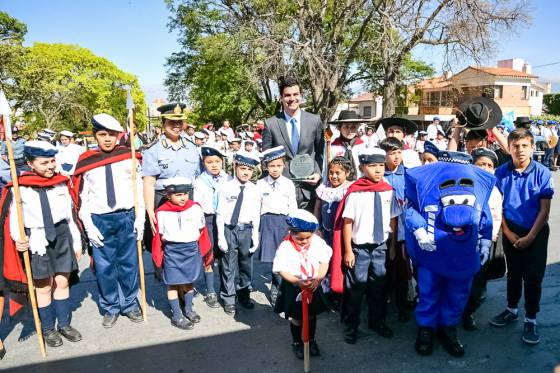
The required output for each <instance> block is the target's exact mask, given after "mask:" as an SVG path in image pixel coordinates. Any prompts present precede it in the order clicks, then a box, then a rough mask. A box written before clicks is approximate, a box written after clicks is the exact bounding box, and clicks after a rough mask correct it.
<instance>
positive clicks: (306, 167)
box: [290, 154, 315, 181]
mask: <svg viewBox="0 0 560 373" xmlns="http://www.w3.org/2000/svg"><path fill="white" fill-rule="evenodd" d="M314 173H315V161H314V160H313V158H311V156H310V155H309V154H298V155H296V156H295V157H294V158H293V159H292V160H291V161H290V174H291V175H292V177H291V179H292V180H293V181H303V180H306V179H307V178H308V177H309V176H311V175H313V174H314Z"/></svg>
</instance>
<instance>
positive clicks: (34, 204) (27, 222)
mask: <svg viewBox="0 0 560 373" xmlns="http://www.w3.org/2000/svg"><path fill="white" fill-rule="evenodd" d="M12 193H13V191H12ZM20 193H21V206H22V212H23V225H24V226H25V228H29V229H30V231H31V234H30V236H29V248H30V250H31V252H32V253H34V254H39V255H44V254H45V253H46V247H47V246H48V241H47V238H46V237H45V226H44V223H43V212H42V210H41V201H40V199H39V193H38V192H36V191H35V190H34V189H33V188H32V187H26V186H20ZM47 198H48V200H49V206H50V208H51V214H52V218H53V222H54V223H55V224H56V223H59V222H61V221H62V220H66V221H67V222H68V228H69V229H70V233H71V234H72V247H73V249H74V251H81V250H82V243H81V242H82V241H81V236H80V231H79V230H78V227H77V226H76V223H75V222H74V219H73V217H72V199H71V198H70V193H69V192H68V187H67V186H66V184H58V185H55V186H54V187H52V188H47ZM18 222H19V220H18V217H17V211H16V207H15V198H13V199H12V203H11V206H10V234H11V236H12V238H13V240H14V241H18V240H19V239H20V238H21V237H20V235H19V223H18Z"/></svg>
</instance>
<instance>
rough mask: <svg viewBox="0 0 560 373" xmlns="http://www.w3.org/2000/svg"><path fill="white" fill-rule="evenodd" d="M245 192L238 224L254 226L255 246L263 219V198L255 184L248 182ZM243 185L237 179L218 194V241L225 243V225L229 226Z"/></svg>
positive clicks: (228, 182)
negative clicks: (261, 219)
mask: <svg viewBox="0 0 560 373" xmlns="http://www.w3.org/2000/svg"><path fill="white" fill-rule="evenodd" d="M243 185H244V186H245V189H244V190H243V203H242V204H241V211H240V213H239V219H238V222H237V224H253V244H254V245H256V244H258V242H259V222H260V218H261V215H260V213H261V198H260V195H259V189H258V188H257V186H256V185H255V184H253V183H252V182H250V181H248V182H246V183H245V184H243ZM240 186H241V183H240V182H239V180H238V179H237V178H232V179H231V180H228V181H226V182H224V184H223V185H222V187H221V188H220V192H219V194H218V209H217V210H216V225H217V227H218V239H219V240H220V241H225V235H224V229H225V225H229V224H230V221H231V216H232V215H233V209H234V208H235V203H236V202H237V197H238V195H239V192H240V190H241V189H240V188H239V187H240Z"/></svg>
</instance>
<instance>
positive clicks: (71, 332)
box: [58, 325, 82, 342]
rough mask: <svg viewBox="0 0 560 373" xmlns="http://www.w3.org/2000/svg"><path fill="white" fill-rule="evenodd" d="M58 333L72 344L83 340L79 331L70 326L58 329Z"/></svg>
mask: <svg viewBox="0 0 560 373" xmlns="http://www.w3.org/2000/svg"><path fill="white" fill-rule="evenodd" d="M58 332H59V333H60V335H61V336H63V337H64V338H66V339H67V340H69V341H70V342H79V341H81V340H82V335H81V334H80V332H79V331H77V330H76V329H74V328H73V327H71V326H70V325H68V326H65V327H63V328H58Z"/></svg>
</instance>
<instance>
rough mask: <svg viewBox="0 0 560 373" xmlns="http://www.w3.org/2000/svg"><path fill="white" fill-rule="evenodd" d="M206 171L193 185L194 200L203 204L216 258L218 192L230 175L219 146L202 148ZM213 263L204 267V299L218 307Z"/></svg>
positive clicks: (218, 253)
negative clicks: (224, 167) (226, 170)
mask: <svg viewBox="0 0 560 373" xmlns="http://www.w3.org/2000/svg"><path fill="white" fill-rule="evenodd" d="M200 152H201V155H202V164H203V166H204V172H203V173H201V174H200V175H199V176H198V177H197V178H196V180H195V181H194V185H193V201H195V202H197V203H199V204H200V206H202V210H203V211H204V219H205V222H206V229H207V230H208V235H209V236H210V244H211V246H212V251H213V256H214V258H216V259H217V258H219V257H220V255H221V253H222V252H221V251H220V249H219V248H218V228H217V226H216V209H217V208H218V193H219V191H220V188H221V186H222V184H223V183H224V182H225V181H226V180H228V179H229V178H230V177H229V176H228V175H227V174H226V173H225V171H224V170H223V169H222V167H223V163H224V162H223V159H224V157H225V155H224V153H222V152H221V151H220V150H219V149H218V148H215V147H212V146H203V147H202V148H200ZM212 267H213V263H209V265H207V266H205V267H204V279H205V281H206V296H205V297H204V301H205V302H206V304H207V305H208V306H209V307H211V308H218V307H220V304H219V303H218V297H217V296H216V291H215V289H214V271H213V268H212Z"/></svg>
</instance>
